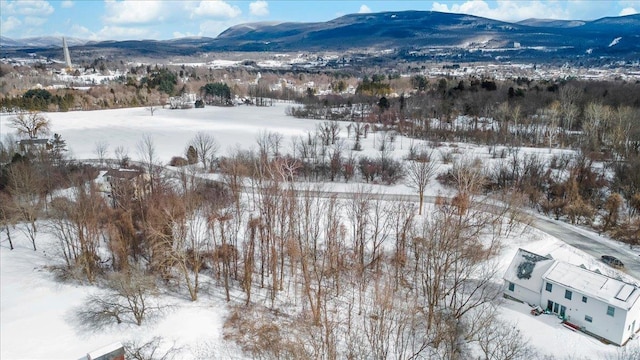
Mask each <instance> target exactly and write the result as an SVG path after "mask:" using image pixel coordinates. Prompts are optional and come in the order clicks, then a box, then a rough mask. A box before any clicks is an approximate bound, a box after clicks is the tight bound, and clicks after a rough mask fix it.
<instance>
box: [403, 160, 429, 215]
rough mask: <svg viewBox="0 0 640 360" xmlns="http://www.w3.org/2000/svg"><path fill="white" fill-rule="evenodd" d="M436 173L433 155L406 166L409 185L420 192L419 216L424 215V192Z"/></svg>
mask: <svg viewBox="0 0 640 360" xmlns="http://www.w3.org/2000/svg"><path fill="white" fill-rule="evenodd" d="M435 171H436V163H435V162H434V161H433V157H432V154H431V153H429V154H423V155H422V156H418V157H417V158H416V159H414V160H413V161H409V162H408V163H407V165H406V177H407V185H409V186H410V187H412V188H414V189H416V190H417V191H418V196H419V197H420V205H419V207H418V215H422V205H423V203H424V192H425V190H426V189H427V185H428V184H429V181H430V180H431V177H432V176H433V175H434V173H435Z"/></svg>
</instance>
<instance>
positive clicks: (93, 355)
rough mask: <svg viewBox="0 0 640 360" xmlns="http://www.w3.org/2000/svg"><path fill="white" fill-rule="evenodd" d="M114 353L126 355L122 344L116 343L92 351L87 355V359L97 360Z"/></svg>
mask: <svg viewBox="0 0 640 360" xmlns="http://www.w3.org/2000/svg"><path fill="white" fill-rule="evenodd" d="M113 352H118V353H122V354H124V347H123V346H122V343H120V342H115V343H113V344H109V345H106V346H103V347H101V348H100V349H97V350H94V351H92V352H90V353H88V354H87V359H88V360H95V359H98V358H100V357H101V356H104V355H107V354H111V353H113Z"/></svg>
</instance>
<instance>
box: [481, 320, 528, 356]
mask: <svg viewBox="0 0 640 360" xmlns="http://www.w3.org/2000/svg"><path fill="white" fill-rule="evenodd" d="M482 323H483V324H484V325H485V326H483V327H482V329H481V330H480V331H478V332H477V333H476V334H475V337H474V338H475V341H477V342H478V345H479V346H480V349H482V353H483V354H484V357H483V358H484V359H485V360H526V359H531V358H532V357H533V356H534V355H535V352H534V350H533V348H532V347H531V346H529V344H528V342H527V340H526V339H524V338H523V336H522V334H521V333H520V330H519V329H518V328H517V326H515V325H511V324H508V323H506V322H504V321H502V320H500V319H498V318H491V319H489V321H484V322H482Z"/></svg>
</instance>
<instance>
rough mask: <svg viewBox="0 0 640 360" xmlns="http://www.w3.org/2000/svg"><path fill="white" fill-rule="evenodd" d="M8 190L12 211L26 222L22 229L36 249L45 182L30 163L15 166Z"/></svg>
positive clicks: (11, 170) (10, 170) (10, 171)
mask: <svg viewBox="0 0 640 360" xmlns="http://www.w3.org/2000/svg"><path fill="white" fill-rule="evenodd" d="M8 175H9V184H8V190H9V194H10V195H11V199H12V200H13V202H12V204H11V205H12V206H11V209H10V211H11V212H13V213H15V214H16V215H17V219H18V220H20V221H24V222H25V225H24V226H23V227H21V229H23V231H24V233H25V234H26V235H27V236H28V237H29V239H30V240H31V243H32V245H33V250H34V251H35V250H37V249H36V234H37V232H38V227H37V220H38V218H39V216H40V212H41V211H42V204H43V202H44V196H43V187H44V185H43V181H42V178H41V176H40V175H39V174H38V172H37V171H36V170H35V169H34V168H33V167H32V166H31V165H30V164H28V163H24V162H20V163H15V164H13V165H12V166H11V167H10V169H9V173H8Z"/></svg>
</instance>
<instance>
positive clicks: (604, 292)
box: [544, 261, 640, 310]
mask: <svg viewBox="0 0 640 360" xmlns="http://www.w3.org/2000/svg"><path fill="white" fill-rule="evenodd" d="M544 278H546V279H547V281H552V282H554V283H557V284H560V285H562V286H565V287H567V288H569V289H573V290H575V291H576V292H578V293H580V294H584V295H586V296H587V297H591V298H596V299H599V300H601V301H603V302H605V303H607V304H610V305H612V306H615V307H618V308H621V309H625V310H628V309H630V308H631V307H632V306H633V305H634V304H635V303H636V302H637V301H638V298H640V288H638V286H636V285H633V284H629V283H625V282H624V281H621V280H618V279H614V278H612V277H609V276H606V275H603V274H600V273H597V272H593V271H591V270H587V269H585V268H582V267H579V266H575V265H571V264H568V263H564V262H560V261H558V262H556V263H555V264H553V266H551V268H550V269H549V271H547V273H546V274H544Z"/></svg>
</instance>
